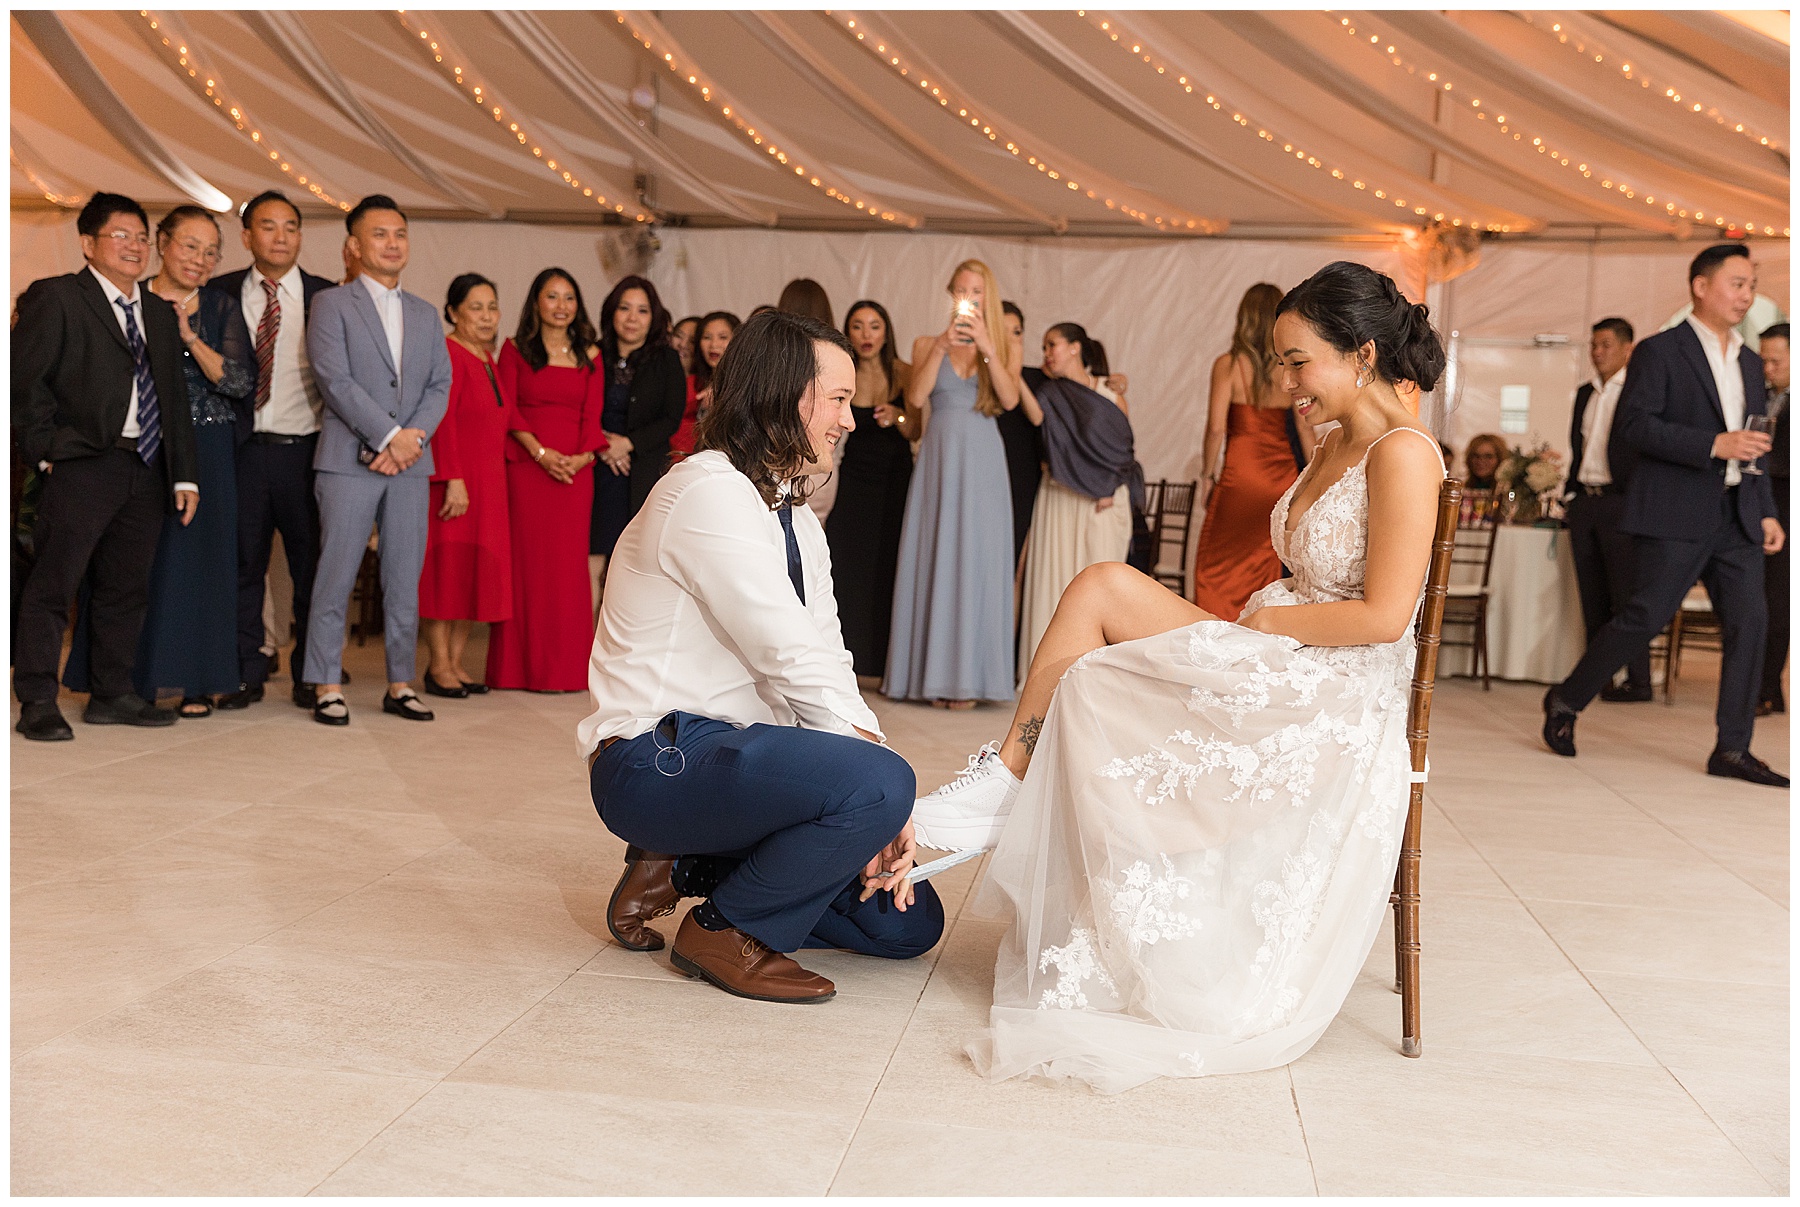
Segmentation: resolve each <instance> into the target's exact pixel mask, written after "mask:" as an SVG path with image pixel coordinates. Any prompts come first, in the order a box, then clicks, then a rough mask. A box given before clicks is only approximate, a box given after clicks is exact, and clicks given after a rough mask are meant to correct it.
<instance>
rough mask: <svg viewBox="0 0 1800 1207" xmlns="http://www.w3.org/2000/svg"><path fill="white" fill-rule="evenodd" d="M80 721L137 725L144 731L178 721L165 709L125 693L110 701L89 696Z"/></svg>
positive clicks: (92, 723) (96, 723)
mask: <svg viewBox="0 0 1800 1207" xmlns="http://www.w3.org/2000/svg"><path fill="white" fill-rule="evenodd" d="M81 719H82V720H83V721H86V722H87V723H88V724H89V725H137V726H141V727H143V728H145V729H161V728H162V727H163V726H165V725H173V724H175V722H176V720H177V719H178V718H177V717H176V716H175V714H174V713H173V712H171V711H169V710H168V709H166V708H158V707H157V706H156V705H154V704H152V703H150V702H149V701H148V700H145V699H142V698H141V697H139V696H134V695H132V694H131V693H130V692H126V693H125V694H124V695H122V696H114V697H113V698H112V699H110V700H102V699H100V698H99V697H98V696H89V697H88V702H87V707H86V708H84V709H83V710H82V711H81Z"/></svg>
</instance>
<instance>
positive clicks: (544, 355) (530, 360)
mask: <svg viewBox="0 0 1800 1207" xmlns="http://www.w3.org/2000/svg"><path fill="white" fill-rule="evenodd" d="M558 279H561V280H564V281H567V282H568V283H569V288H570V289H572V290H574V291H575V318H574V321H573V322H571V323H570V324H569V347H570V349H571V350H572V351H573V352H574V353H575V365H576V367H577V368H580V369H590V368H592V367H593V363H594V362H593V361H592V360H590V359H589V358H588V349H589V348H591V347H593V346H594V343H595V338H594V321H593V320H592V319H590V318H589V317H588V312H587V303H585V302H583V301H582V300H581V286H580V285H578V284H577V283H576V281H575V278H574V277H572V276H570V275H569V272H568V270H567V269H563V268H546V269H545V270H544V271H543V272H540V273H538V275H537V276H535V277H533V278H532V280H531V288H530V289H528V290H526V291H525V305H524V307H523V308H522V309H521V310H520V311H519V329H518V331H517V332H515V333H514V335H513V347H515V348H517V349H518V350H519V355H520V356H521V357H523V358H524V360H525V363H526V364H528V365H530V366H531V369H532V372H534V373H535V372H536V371H537V370H539V369H542V368H543V367H544V366H545V365H547V364H549V363H550V353H549V352H547V351H546V350H545V349H544V333H543V323H542V322H541V320H539V318H538V299H539V298H540V297H542V296H543V293H544V290H545V289H546V288H548V287H549V285H550V282H552V281H555V280H558Z"/></svg>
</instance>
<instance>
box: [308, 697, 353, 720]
mask: <svg viewBox="0 0 1800 1207" xmlns="http://www.w3.org/2000/svg"><path fill="white" fill-rule="evenodd" d="M312 715H313V720H315V721H317V722H318V723H319V724H321V725H348V724H350V705H349V703H348V702H346V701H345V699H344V693H343V692H326V693H325V694H324V695H323V696H320V697H319V700H318V703H316V704H314V705H313V710H312Z"/></svg>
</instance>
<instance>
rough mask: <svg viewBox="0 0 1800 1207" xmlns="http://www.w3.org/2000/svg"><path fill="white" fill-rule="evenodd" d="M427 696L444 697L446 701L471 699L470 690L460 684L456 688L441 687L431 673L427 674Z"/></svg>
mask: <svg viewBox="0 0 1800 1207" xmlns="http://www.w3.org/2000/svg"><path fill="white" fill-rule="evenodd" d="M425 694H426V695H428V696H442V697H444V698H445V699H446V700H466V699H468V698H469V689H468V688H466V687H464V686H463V685H462V684H460V683H459V684H457V685H456V686H455V687H440V686H439V685H438V681H437V680H436V679H433V678H432V677H431V673H430V672H429V671H427V672H426V674H425Z"/></svg>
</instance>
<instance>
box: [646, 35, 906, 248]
mask: <svg viewBox="0 0 1800 1207" xmlns="http://www.w3.org/2000/svg"><path fill="white" fill-rule="evenodd" d="M613 15H614V17H615V18H617V20H618V23H619V24H620V25H622V26H624V27H625V28H626V29H627V31H628V32H629V33H630V34H631V37H632V40H633V41H635V42H637V43H638V44H639V45H640V46H642V47H643V48H644V49H645V50H647V51H649V52H650V54H651V55H652V56H654V57H655V58H656V59H657V60H658V61H660V62H661V63H662V64H663V65H664V66H665V67H666V68H668V70H669V71H670V73H671V74H673V75H674V76H675V78H676V79H678V80H681V81H683V82H685V83H686V85H687V86H688V88H689V89H690V90H691V91H692V92H693V94H694V95H696V96H698V97H699V98H700V100H701V101H702V102H703V103H704V104H705V105H707V106H708V107H710V108H713V109H715V110H717V112H718V114H719V116H720V117H722V118H723V119H724V120H725V121H726V123H728V124H729V126H730V128H731V129H733V130H735V131H736V132H737V134H738V136H739V137H741V138H742V139H743V140H744V141H745V142H747V143H749V144H750V145H751V146H753V147H755V148H756V149H757V150H759V151H762V152H764V153H765V154H767V155H768V156H769V157H770V158H771V159H773V160H774V161H775V162H776V163H778V164H781V165H782V166H783V167H788V168H792V169H793V171H794V175H795V176H796V177H797V178H799V179H800V180H801V181H803V182H805V183H806V184H808V185H810V186H811V187H813V188H814V189H817V190H818V191H819V192H820V193H822V194H824V195H825V196H826V197H829V198H831V199H832V200H833V201H836V202H838V203H839V204H841V205H843V206H844V207H845V208H847V209H851V210H854V211H856V212H857V213H859V214H863V215H865V216H866V217H869V218H872V219H874V220H876V221H878V222H887V223H891V224H893V225H896V226H906V227H917V226H918V225H919V221H920V220H919V218H918V217H916V216H915V215H912V214H908V213H906V212H904V211H902V210H898V209H895V208H894V207H892V206H890V205H887V204H885V203H882V202H880V201H877V200H876V199H875V198H872V197H869V196H867V195H865V194H863V193H861V192H860V191H859V190H857V189H856V188H854V187H852V186H851V185H850V184H849V183H848V182H847V181H843V180H840V179H837V178H836V177H835V176H834V175H833V174H832V173H830V172H829V171H827V170H825V169H822V168H814V169H812V170H810V171H809V170H808V169H807V167H806V165H805V164H803V163H799V162H797V161H798V160H799V159H800V158H802V156H801V155H800V153H799V152H798V151H795V150H794V148H793V146H792V145H791V144H789V145H787V146H785V147H784V146H783V145H782V143H784V142H785V141H786V140H778V139H777V138H776V137H775V135H774V134H773V132H771V131H770V130H769V128H768V126H767V124H766V123H764V122H760V121H758V120H756V117H755V116H754V115H753V114H751V113H749V112H748V111H746V110H745V108H744V107H743V106H742V105H741V104H739V103H737V102H736V100H734V99H733V98H732V97H731V96H730V95H729V94H728V93H727V92H726V91H725V90H724V89H723V88H721V87H720V86H719V84H718V82H717V81H716V80H714V79H712V78H711V77H710V76H708V75H707V74H706V73H705V72H704V71H702V70H701V69H700V67H699V65H698V64H696V63H695V62H694V61H693V60H692V58H691V57H690V56H688V55H687V54H685V53H683V52H682V51H681V48H680V47H679V46H678V45H677V44H676V43H675V41H674V39H673V38H671V37H670V36H669V35H668V34H667V32H666V31H663V30H661V28H660V27H659V26H656V25H655V24H654V22H653V21H652V20H647V19H642V18H640V17H639V16H638V15H636V14H630V13H626V12H622V11H618V10H615V11H614V13H613ZM807 158H810V157H807Z"/></svg>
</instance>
